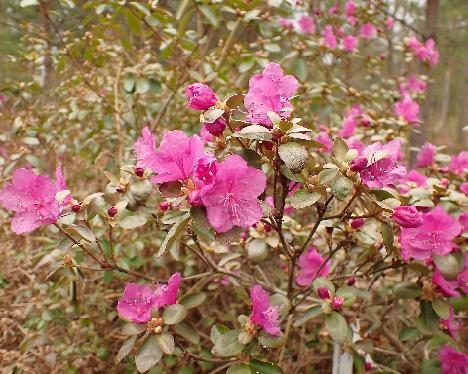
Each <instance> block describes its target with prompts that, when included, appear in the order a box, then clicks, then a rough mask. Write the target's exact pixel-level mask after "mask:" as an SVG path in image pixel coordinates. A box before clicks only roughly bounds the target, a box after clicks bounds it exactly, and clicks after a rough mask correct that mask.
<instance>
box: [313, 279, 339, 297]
mask: <svg viewBox="0 0 468 374" xmlns="http://www.w3.org/2000/svg"><path fill="white" fill-rule="evenodd" d="M322 286H323V287H326V288H327V289H328V291H330V292H331V293H334V292H335V285H334V284H333V282H332V281H331V280H329V279H327V278H323V277H320V278H317V279H315V280H314V282H313V283H312V287H314V290H315V292H317V290H318V288H319V287H322Z"/></svg>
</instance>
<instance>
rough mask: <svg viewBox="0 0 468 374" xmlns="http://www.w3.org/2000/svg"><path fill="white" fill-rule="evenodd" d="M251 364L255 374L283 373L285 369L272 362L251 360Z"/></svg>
mask: <svg viewBox="0 0 468 374" xmlns="http://www.w3.org/2000/svg"><path fill="white" fill-rule="evenodd" d="M249 366H250V370H251V371H252V373H255V374H283V370H281V368H280V367H279V366H278V365H276V364H274V363H272V362H265V361H260V360H251V361H250V362H249Z"/></svg>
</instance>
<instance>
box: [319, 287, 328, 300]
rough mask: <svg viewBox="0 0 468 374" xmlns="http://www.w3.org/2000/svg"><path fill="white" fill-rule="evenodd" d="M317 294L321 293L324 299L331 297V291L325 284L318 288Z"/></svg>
mask: <svg viewBox="0 0 468 374" xmlns="http://www.w3.org/2000/svg"><path fill="white" fill-rule="evenodd" d="M317 295H319V297H320V298H322V299H329V298H330V291H328V288H327V287H325V286H320V287H319V288H317Z"/></svg>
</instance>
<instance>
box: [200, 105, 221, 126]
mask: <svg viewBox="0 0 468 374" xmlns="http://www.w3.org/2000/svg"><path fill="white" fill-rule="evenodd" d="M223 113H224V110H223V109H219V108H210V109H207V110H205V111H204V112H203V115H202V122H208V123H213V122H215V121H216V120H217V119H218V118H219V117H221V116H222V115H223Z"/></svg>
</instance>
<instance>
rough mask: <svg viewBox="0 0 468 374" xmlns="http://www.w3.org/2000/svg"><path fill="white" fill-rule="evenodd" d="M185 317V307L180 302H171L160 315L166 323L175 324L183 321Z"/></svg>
mask: <svg viewBox="0 0 468 374" xmlns="http://www.w3.org/2000/svg"><path fill="white" fill-rule="evenodd" d="M185 317H187V309H185V307H184V306H183V305H181V304H172V305H169V306H167V307H166V309H164V313H163V315H162V318H163V321H164V323H165V324H166V325H175V324H177V323H179V322H181V321H183V320H184V319H185Z"/></svg>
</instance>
